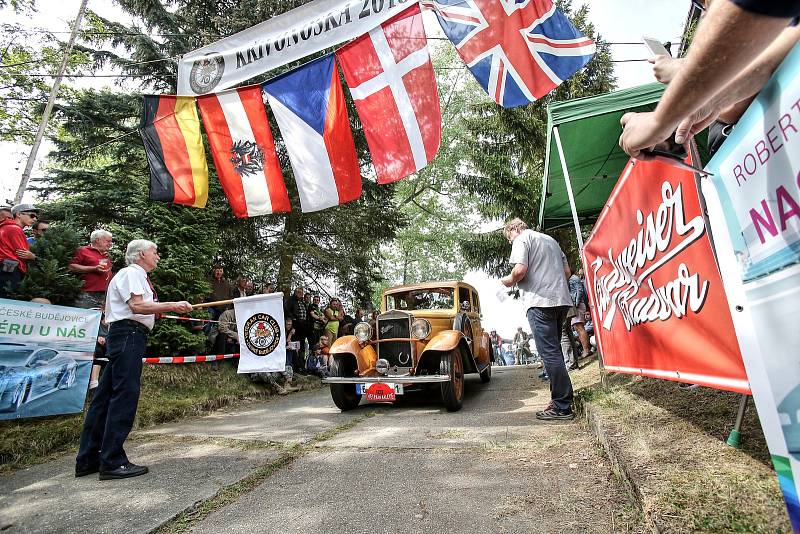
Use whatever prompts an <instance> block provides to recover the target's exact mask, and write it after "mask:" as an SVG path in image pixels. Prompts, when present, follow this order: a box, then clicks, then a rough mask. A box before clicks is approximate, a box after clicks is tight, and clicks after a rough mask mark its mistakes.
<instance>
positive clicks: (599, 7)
mask: <svg viewBox="0 0 800 534" xmlns="http://www.w3.org/2000/svg"><path fill="white" fill-rule="evenodd" d="M573 3H574V5H575V6H576V7H577V6H578V5H581V4H582V3H584V2H581V1H580V0H573ZM588 4H589V7H590V14H589V19H590V20H591V21H592V22H593V23H594V25H595V28H596V29H597V31H598V33H599V34H600V36H601V37H602V38H603V39H604V40H606V41H608V42H610V43H637V44H630V45H628V44H612V46H611V51H612V56H613V59H614V60H625V59H646V58H647V57H648V53H647V50H646V49H645V47H644V45H642V44H638V43H641V39H642V36H648V37H654V38H656V39H658V40H660V41H671V42H675V43H677V42H678V41H679V38H680V35H681V33H682V31H683V25H684V23H685V19H686V14H687V13H688V11H689V7H690V4H691V2H690V1H689V0H677V1H676V0H647V1H645V0H591V2H589V3H588ZM37 5H38V6H39V12H38V13H36V14H35V16H34V17H31V18H30V19H29V20H20V19H17V20H19V22H21V23H23V24H27V25H30V26H31V27H44V28H46V29H48V30H51V31H61V32H68V31H69V28H70V27H69V21H70V20H71V19H73V18H74V17H75V15H76V14H77V12H78V7H79V5H80V1H79V0H59V1H58V2H55V1H53V0H46V1H45V0H38V1H37ZM44 6H46V8H45V7H44ZM89 8H90V9H92V10H94V11H96V12H98V13H99V14H100V15H102V16H104V17H107V18H109V19H112V20H118V21H124V18H123V16H122V14H121V12H120V10H119V9H118V8H117V7H116V6H115V5H114V4H113V2H111V0H89ZM0 17H2V18H3V21H4V22H6V21H10V20H11V19H12V18H13V17H12V16H11V15H10V13H9V10H8V9H5V10H0ZM425 24H426V28H427V30H428V31H427V33H428V34H429V35H436V36H440V35H442V33H441V30H440V29H439V28H438V27H437V26H436V22H435V18H434V17H432V16H430V14H429V15H428V16H427V17H426V19H425ZM61 37H62V38H63V39H64V40H66V39H67V38H68V34H63V35H61ZM676 47H677V45H676ZM675 49H676V48H675ZM675 49H673V50H675ZM615 75H616V76H617V85H618V87H619V88H620V89H624V88H627V87H633V86H636V85H641V84H644V83H650V82H652V81H654V80H653V77H652V71H651V69H650V65H649V64H648V63H647V62H630V63H615ZM83 83H84V84H87V85H88V84H91V85H92V86H94V87H102V86H104V85H112V84H113V82H111V81H109V80H108V79H101V80H100V81H99V82H98V80H88V81H83ZM72 85H78V84H75V83H73V84H72ZM47 151H48V145H47V144H46V143H45V144H44V145H43V146H42V148H41V149H40V151H39V157H38V158H37V162H36V164H35V165H34V170H33V176H40V175H41V173H42V171H41V169H40V165H41V162H42V161H44V159H45V157H46V154H47ZM29 152H30V147H26V146H23V145H19V144H13V143H6V142H0V161H3V162H5V170H4V172H3V173H0V201H2V200H5V199H10V198H12V197H13V196H14V194H15V193H16V190H17V187H18V184H19V179H20V177H21V175H22V171H23V169H24V167H25V161H26V158H27V155H28V153H29ZM25 200H26V201H28V200H30V201H34V200H35V199H33V198H31V197H30V195H28V196H26V197H25ZM485 225H486V226H487V229H488V227H492V228H496V227H497V226H498V222H497V221H486V224H485ZM465 281H466V282H468V283H470V284H472V285H473V286H475V287H476V288H477V289H478V292H479V294H480V297H481V303H482V306H483V322H484V328H485V329H487V330H489V329H496V330H497V331H498V333H500V335H502V336H503V337H511V336H513V333H514V332H515V331H516V328H517V326H523V327H524V328H525V330H529V328H528V326H527V324H526V320H525V316H524V310H522V308H521V306H520V305H519V303H518V302H514V301H511V302H509V301H505V302H501V301H500V300H498V299H497V297H496V293H497V290H498V289H499V288H500V286H499V282H498V281H497V280H493V279H489V278H488V277H487V276H486V275H485V274H484V273H482V272H477V271H473V272H470V273H468V274H467V276H466V277H465Z"/></svg>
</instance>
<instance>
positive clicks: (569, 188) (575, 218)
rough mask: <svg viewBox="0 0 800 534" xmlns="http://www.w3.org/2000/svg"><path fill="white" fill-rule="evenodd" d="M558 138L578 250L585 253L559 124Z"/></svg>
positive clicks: (555, 131)
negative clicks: (559, 132)
mask: <svg viewBox="0 0 800 534" xmlns="http://www.w3.org/2000/svg"><path fill="white" fill-rule="evenodd" d="M553 133H554V134H555V138H556V148H558V157H559V159H561V171H562V172H563V173H564V181H565V182H566V183H567V196H568V197H569V207H570V209H571V210H572V221H573V222H574V223H575V237H576V238H577V239H578V252H579V253H581V254H582V253H583V236H582V235H581V223H580V219H578V209H577V207H576V206H575V196H574V195H573V194H572V181H571V180H570V179H569V169H567V158H565V157H564V149H563V148H562V147H561V136H560V135H559V134H558V126H556V127H554V128H553Z"/></svg>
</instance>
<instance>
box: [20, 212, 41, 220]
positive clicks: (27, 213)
mask: <svg viewBox="0 0 800 534" xmlns="http://www.w3.org/2000/svg"><path fill="white" fill-rule="evenodd" d="M22 214H23V215H27V216H28V217H33V218H34V219H38V218H39V216H38V215H36V214H35V213H33V212H32V211H24V212H22Z"/></svg>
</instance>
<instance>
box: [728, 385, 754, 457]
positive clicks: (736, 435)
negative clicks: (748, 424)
mask: <svg viewBox="0 0 800 534" xmlns="http://www.w3.org/2000/svg"><path fill="white" fill-rule="evenodd" d="M749 398H750V395H744V394H742V398H741V399H740V400H739V411H738V412H737V413H736V422H735V423H734V424H733V430H731V433H730V434H729V435H728V439H727V441H725V443H727V444H728V445H730V446H731V447H734V448H736V449H738V448H739V441H740V438H741V433H740V432H739V430H740V429H741V428H742V420H743V419H744V411H745V408H747V399H749Z"/></svg>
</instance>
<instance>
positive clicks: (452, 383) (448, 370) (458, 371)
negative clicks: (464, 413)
mask: <svg viewBox="0 0 800 534" xmlns="http://www.w3.org/2000/svg"><path fill="white" fill-rule="evenodd" d="M439 372H440V373H441V374H443V375H450V380H448V381H447V382H442V383H441V389H442V402H444V407H445V408H447V411H448V412H457V411H458V410H460V409H461V403H462V402H463V400H464V364H463V363H462V361H461V353H460V352H459V350H458V349H454V350H451V351H450V352H448V353H447V354H443V355H442V359H441V361H440V363H439Z"/></svg>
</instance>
